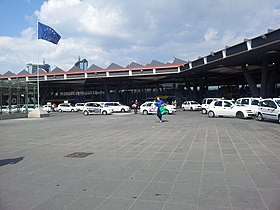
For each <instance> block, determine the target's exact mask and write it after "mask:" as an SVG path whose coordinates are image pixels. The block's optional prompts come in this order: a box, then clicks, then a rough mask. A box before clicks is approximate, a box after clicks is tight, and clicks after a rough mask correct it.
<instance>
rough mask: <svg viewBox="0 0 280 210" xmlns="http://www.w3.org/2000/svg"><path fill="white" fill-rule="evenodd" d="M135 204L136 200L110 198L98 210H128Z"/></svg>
mask: <svg viewBox="0 0 280 210" xmlns="http://www.w3.org/2000/svg"><path fill="white" fill-rule="evenodd" d="M133 202H134V200H128V199H120V198H108V199H106V200H105V202H104V203H102V204H101V205H100V206H99V207H98V208H97V209H98V210H127V209H129V208H130V206H131V205H132V204H133ZM91 209H93V208H91Z"/></svg>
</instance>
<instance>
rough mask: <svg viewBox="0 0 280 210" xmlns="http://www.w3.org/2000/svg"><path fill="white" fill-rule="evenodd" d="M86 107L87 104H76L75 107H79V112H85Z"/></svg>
mask: <svg viewBox="0 0 280 210" xmlns="http://www.w3.org/2000/svg"><path fill="white" fill-rule="evenodd" d="M84 105H85V103H76V104H75V107H77V109H78V111H83V110H84Z"/></svg>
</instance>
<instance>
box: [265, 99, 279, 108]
mask: <svg viewBox="0 0 280 210" xmlns="http://www.w3.org/2000/svg"><path fill="white" fill-rule="evenodd" d="M267 104H268V107H271V108H274V109H276V108H277V106H276V104H275V103H274V102H273V101H268V103H267Z"/></svg>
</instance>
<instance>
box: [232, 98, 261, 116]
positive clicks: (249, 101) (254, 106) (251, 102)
mask: <svg viewBox="0 0 280 210" xmlns="http://www.w3.org/2000/svg"><path fill="white" fill-rule="evenodd" d="M260 100H261V99H260V98H249V97H248V98H239V99H237V100H236V102H235V104H237V105H243V106H246V107H248V108H249V109H251V110H252V111H253V113H254V114H255V115H256V116H257V113H258V104H259V102H260Z"/></svg>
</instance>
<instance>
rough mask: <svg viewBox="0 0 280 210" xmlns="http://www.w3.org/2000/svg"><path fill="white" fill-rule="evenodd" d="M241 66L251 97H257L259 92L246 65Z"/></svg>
mask: <svg viewBox="0 0 280 210" xmlns="http://www.w3.org/2000/svg"><path fill="white" fill-rule="evenodd" d="M241 68H242V71H243V74H244V76H245V79H246V81H247V83H248V85H249V89H250V92H251V94H252V96H253V97H259V96H260V92H259V90H258V88H257V86H256V83H255V82H254V80H253V78H252V76H251V74H250V73H249V71H248V69H247V67H246V66H245V65H243V66H241Z"/></svg>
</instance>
